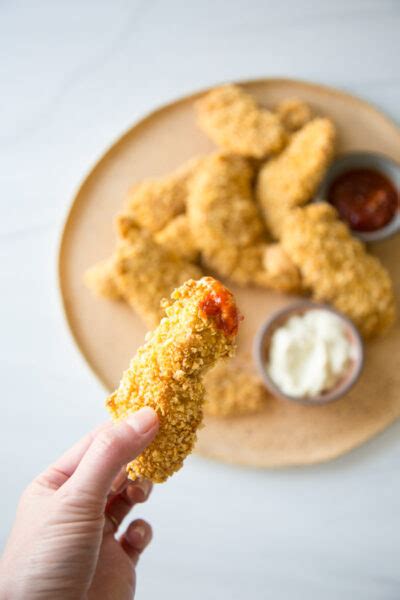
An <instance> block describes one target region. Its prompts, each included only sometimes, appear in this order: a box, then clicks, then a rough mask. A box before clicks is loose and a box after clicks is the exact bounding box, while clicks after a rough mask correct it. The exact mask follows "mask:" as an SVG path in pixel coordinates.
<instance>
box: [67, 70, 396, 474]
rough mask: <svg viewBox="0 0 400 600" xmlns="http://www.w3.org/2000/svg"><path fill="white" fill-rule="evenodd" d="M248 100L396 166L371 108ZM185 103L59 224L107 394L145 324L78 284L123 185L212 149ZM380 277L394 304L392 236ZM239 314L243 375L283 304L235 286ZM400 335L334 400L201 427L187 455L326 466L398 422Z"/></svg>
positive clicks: (107, 244)
mask: <svg viewBox="0 0 400 600" xmlns="http://www.w3.org/2000/svg"><path fill="white" fill-rule="evenodd" d="M242 85H244V86H245V87H246V89H247V90H248V91H249V92H250V93H252V94H253V95H254V96H255V97H256V98H257V100H258V101H260V102H261V103H262V104H264V105H266V106H273V105H274V104H276V103H277V102H278V101H279V100H281V99H283V98H287V97H291V96H297V97H300V98H303V99H304V100H306V101H307V102H309V103H310V104H311V106H312V108H313V109H314V111H315V112H316V113H318V114H321V115H326V116H329V117H331V118H332V119H333V120H334V122H335V123H336V125H337V128H338V132H339V148H338V149H339V151H347V150H356V149H357V150H372V151H377V152H382V153H384V154H387V155H389V156H390V157H392V158H393V159H394V160H397V161H400V131H399V129H398V128H397V127H396V125H395V124H394V123H393V122H392V121H390V120H389V119H388V118H387V117H385V116H384V115H383V114H381V113H380V112H379V111H378V110H376V109H375V108H373V107H372V106H370V105H369V104H367V103H366V102H363V101H362V100H359V99H357V98H354V97H353V96H350V95H348V94H345V93H343V92H340V91H337V90H334V89H332V88H328V87H323V86H320V85H314V84H311V83H305V82H301V81H292V80H286V79H265V80H261V81H251V82H246V83H243V84H242ZM200 95H201V94H200V93H198V94H194V95H193V96H190V97H187V98H183V99H181V100H178V101H176V102H174V103H172V104H169V105H167V106H164V107H163V108H161V109H159V110H157V111H155V112H153V113H151V114H150V115H149V116H147V117H146V118H144V119H143V120H142V121H140V122H139V123H137V124H136V125H134V126H133V127H132V129H130V130H129V131H128V132H127V133H125V135H123V136H122V137H121V138H120V139H119V140H118V141H117V142H116V143H115V144H114V145H113V146H112V147H111V148H110V149H109V150H108V151H107V152H106V153H105V154H104V156H103V157H102V158H101V160H100V161H99V162H98V163H97V164H96V165H95V166H94V167H93V169H92V171H91V172H90V173H89V175H88V176H87V178H86V179H85V181H84V182H83V184H82V185H81V187H80V189H79V190H78V193H77V194H76V197H75V199H74V201H73V204H72V207H71V210H70V212H69V215H68V217H67V220H66V223H65V227H64V231H63V236H62V242H61V247H60V255H59V278H60V287H61V293H62V298H63V303H64V308H65V314H66V317H67V320H68V323H69V326H70V329H71V331H72V334H73V336H74V338H75V340H76V343H77V345H78V347H79V349H80V351H81V352H82V354H83V356H84V357H85V359H86V361H87V363H88V364H89V366H90V367H91V369H92V370H93V371H94V373H95V374H96V375H97V377H98V378H99V379H100V380H101V381H102V382H103V384H104V385H105V387H106V388H107V389H108V390H112V389H114V388H115V387H116V386H117V385H118V382H119V379H120V377H121V374H122V371H123V370H124V369H125V368H126V367H127V365H128V363H129V360H130V358H131V356H132V355H133V354H134V352H135V350H136V349H137V347H138V346H139V345H140V344H142V342H143V337H144V334H145V327H144V326H143V324H142V322H141V321H140V319H139V318H138V317H137V316H136V315H135V314H134V313H133V312H132V311H131V310H130V309H129V308H128V306H126V305H124V304H123V303H118V302H110V301H107V300H100V299H97V298H94V297H93V296H92V295H91V293H90V292H89V291H88V290H87V289H86V288H85V287H84V285H83V283H82V275H83V273H84V271H85V270H86V268H87V267H89V266H90V265H92V264H93V263H95V262H96V261H98V260H100V259H102V258H105V257H107V256H108V255H109V254H110V253H111V252H112V250H113V247H114V241H115V238H114V232H113V226H112V223H113V219H114V217H115V214H116V213H117V211H118V210H119V209H120V207H121V206H122V205H123V202H124V196H125V194H126V191H127V190H128V188H129V187H130V186H131V185H132V184H133V183H134V182H137V181H139V180H141V179H143V178H145V177H153V176H159V175H162V174H164V173H168V172H169V171H171V170H172V169H174V168H175V167H177V166H178V165H180V164H181V163H182V162H184V161H185V160H187V159H188V158H190V157H192V156H194V155H196V154H201V153H204V152H209V151H210V150H212V149H213V144H212V143H211V142H210V141H209V140H208V139H207V138H206V137H205V135H203V134H202V133H201V131H199V130H198V129H197V127H196V123H195V113H194V109H193V101H194V100H195V99H196V98H197V97H198V96H200ZM371 251H373V252H374V253H375V254H377V255H378V256H379V257H380V258H381V259H382V261H383V263H384V264H385V265H386V266H387V268H388V269H389V270H390V272H391V275H392V277H393V279H394V281H395V284H396V294H397V298H399V297H400V289H399V288H400V236H397V237H396V238H393V239H390V240H386V241H385V242H381V243H379V244H374V245H373V247H372V248H371ZM231 287H232V289H233V291H234V292H235V293H236V294H237V299H238V303H239V305H240V308H241V311H242V312H243V314H244V315H245V321H244V323H243V327H242V331H241V333H240V339H239V348H238V357H237V358H236V359H235V360H238V361H240V362H241V363H242V364H243V363H245V364H246V365H247V366H248V368H249V369H250V370H253V369H255V367H254V364H253V360H252V348H251V347H252V340H253V337H254V334H255V331H256V330H257V328H258V327H259V325H260V324H261V323H262V322H263V321H264V320H265V318H266V317H267V316H268V315H269V314H270V312H271V311H272V310H274V309H276V308H278V307H281V306H284V305H285V304H287V303H288V302H292V301H293V297H284V296H281V295H279V294H275V293H272V292H270V291H266V290H250V289H236V288H234V287H233V286H231ZM399 349H400V326H399V322H398V321H397V323H396V326H395V327H394V328H393V329H392V330H391V331H390V332H389V333H388V334H387V335H386V336H385V337H383V338H382V339H379V340H375V341H373V342H370V343H368V344H367V347H366V364H365V369H364V372H363V374H362V376H361V378H360V380H359V382H358V383H357V385H356V386H355V387H354V388H353V390H352V391H351V392H350V393H349V394H348V395H347V396H346V397H345V398H342V399H341V400H339V401H337V402H334V403H332V404H329V405H326V406H320V407H305V406H301V405H297V404H294V403H289V402H284V401H281V400H276V399H271V400H270V401H269V402H268V403H267V405H266V408H265V410H264V412H262V413H259V414H255V415H251V416H246V417H240V418H238V417H236V418H230V419H225V420H220V419H211V418H207V419H206V423H205V425H206V426H205V427H204V428H203V429H202V430H201V431H200V432H199V440H198V444H197V451H198V452H199V453H201V454H202V455H205V456H209V457H213V458H216V459H220V460H223V461H227V462H231V463H238V464H243V465H251V466H260V467H278V466H279V467H280V466H286V465H302V464H311V463H315V462H320V461H325V460H329V459H332V458H334V457H337V456H339V455H340V454H343V453H345V452H347V451H349V450H351V449H352V448H354V447H356V446H358V445H360V444H361V443H362V442H365V441H366V440H368V439H369V438H371V437H372V436H373V435H375V434H377V433H378V432H379V431H381V430H383V429H384V428H385V427H386V426H388V425H389V424H390V423H392V422H393V421H394V420H395V419H396V418H397V417H398V416H400V368H399V367H400V363H399V356H400V354H399Z"/></svg>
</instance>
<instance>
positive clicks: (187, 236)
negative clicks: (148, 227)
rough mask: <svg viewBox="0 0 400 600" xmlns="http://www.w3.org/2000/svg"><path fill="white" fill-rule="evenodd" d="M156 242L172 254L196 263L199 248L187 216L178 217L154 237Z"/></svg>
mask: <svg viewBox="0 0 400 600" xmlns="http://www.w3.org/2000/svg"><path fill="white" fill-rule="evenodd" d="M154 238H155V240H156V242H157V243H158V244H160V246H162V247H163V248H166V249H167V250H169V251H170V252H174V253H175V254H178V256H181V257H182V258H185V259H186V260H189V261H196V260H197V259H198V256H199V248H198V244H197V240H196V237H195V236H194V235H193V233H192V229H191V227H190V223H189V219H188V216H187V215H186V214H183V215H178V216H177V217H175V218H174V219H172V221H170V222H169V223H168V225H166V226H165V227H164V229H161V231H159V232H158V233H156V234H155V236H154Z"/></svg>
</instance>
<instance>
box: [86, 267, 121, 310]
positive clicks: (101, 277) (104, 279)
mask: <svg viewBox="0 0 400 600" xmlns="http://www.w3.org/2000/svg"><path fill="white" fill-rule="evenodd" d="M84 282H85V284H86V286H87V287H88V288H89V289H90V290H91V291H92V292H93V293H94V294H95V295H96V296H101V297H103V298H108V300H119V299H120V298H121V294H120V291H119V290H118V287H117V283H116V281H115V266H114V260H113V259H112V258H109V259H107V260H102V261H101V262H98V263H97V264H95V265H93V267H90V269H88V270H87V271H86V273H85V275H84Z"/></svg>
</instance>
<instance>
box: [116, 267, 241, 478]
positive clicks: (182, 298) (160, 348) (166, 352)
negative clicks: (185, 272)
mask: <svg viewBox="0 0 400 600" xmlns="http://www.w3.org/2000/svg"><path fill="white" fill-rule="evenodd" d="M171 299H172V302H171V303H170V304H169V305H168V306H167V307H166V309H165V313H166V316H165V317H164V318H163V319H162V320H161V321H160V324H159V325H158V327H157V328H156V329H155V330H154V331H153V332H152V333H150V334H148V337H147V341H146V343H145V345H144V346H142V347H141V348H140V349H139V350H138V352H137V353H136V356H135V357H134V358H133V359H132V361H131V364H130V366H129V368H128V370H127V371H125V373H124V374H123V376H122V379H121V383H120V385H119V388H118V389H117V391H116V392H114V393H113V394H112V395H111V396H110V397H109V398H108V400H107V407H108V409H109V411H110V412H111V414H112V416H113V418H114V419H115V420H119V419H123V418H126V416H127V415H128V414H129V413H132V412H134V411H136V410H138V409H140V408H142V407H143V406H150V407H151V408H153V409H154V410H155V411H156V412H157V414H158V417H159V421H160V428H159V432H158V434H157V436H156V438H155V440H154V441H153V442H152V443H151V444H150V446H149V447H148V448H147V449H146V450H145V451H144V452H143V453H142V454H141V455H140V456H139V457H138V458H136V459H135V460H134V461H132V462H131V463H130V464H129V465H128V467H127V470H128V475H129V477H130V479H133V480H134V479H136V478H137V477H146V478H147V479H150V480H151V481H153V482H156V483H161V482H163V481H166V479H167V478H168V477H169V476H170V475H172V474H173V473H175V472H176V471H178V469H180V468H181V467H182V464H183V461H184V460H185V458H186V456H187V455H188V454H189V453H190V452H191V451H192V449H193V446H194V444H195V441H196V431H197V429H198V427H199V425H200V424H201V421H202V418H203V402H204V386H203V383H202V378H203V375H204V374H205V373H206V371H207V370H208V369H209V368H210V367H212V366H213V365H214V364H215V362H216V361H217V360H218V359H219V358H221V357H224V356H231V355H232V354H233V351H234V347H235V339H236V334H237V329H238V324H239V320H240V315H239V313H238V311H237V308H236V305H235V300H234V298H233V295H232V294H231V293H230V292H229V291H228V290H227V289H226V288H224V287H223V286H222V284H220V283H219V282H217V281H216V280H215V279H212V278H211V277H204V278H203V279H200V280H199V281H193V280H191V281H188V282H186V283H185V284H184V285H183V286H182V287H180V288H179V289H177V290H175V291H174V292H173V294H172V296H171Z"/></svg>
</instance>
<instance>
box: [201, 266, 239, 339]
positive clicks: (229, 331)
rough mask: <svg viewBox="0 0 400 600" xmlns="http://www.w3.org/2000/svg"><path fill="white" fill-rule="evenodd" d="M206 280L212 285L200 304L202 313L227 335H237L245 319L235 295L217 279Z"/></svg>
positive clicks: (209, 278)
mask: <svg viewBox="0 0 400 600" xmlns="http://www.w3.org/2000/svg"><path fill="white" fill-rule="evenodd" d="M206 279H208V280H209V282H210V283H211V285H210V291H209V293H208V294H206V296H205V297H204V298H203V300H201V302H200V304H199V309H200V312H202V313H203V314H204V316H206V317H211V318H212V319H213V321H214V323H215V326H216V327H217V329H220V330H221V331H223V332H224V333H225V335H227V336H234V335H236V334H237V331H238V327H239V323H240V321H241V320H242V319H243V317H242V315H241V314H240V312H239V311H238V309H237V307H236V303H235V299H234V297H233V294H232V293H231V292H230V291H229V290H228V289H226V287H225V286H223V285H222V283H220V282H219V281H217V280H216V279H212V278H211V277H207V278H206Z"/></svg>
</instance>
